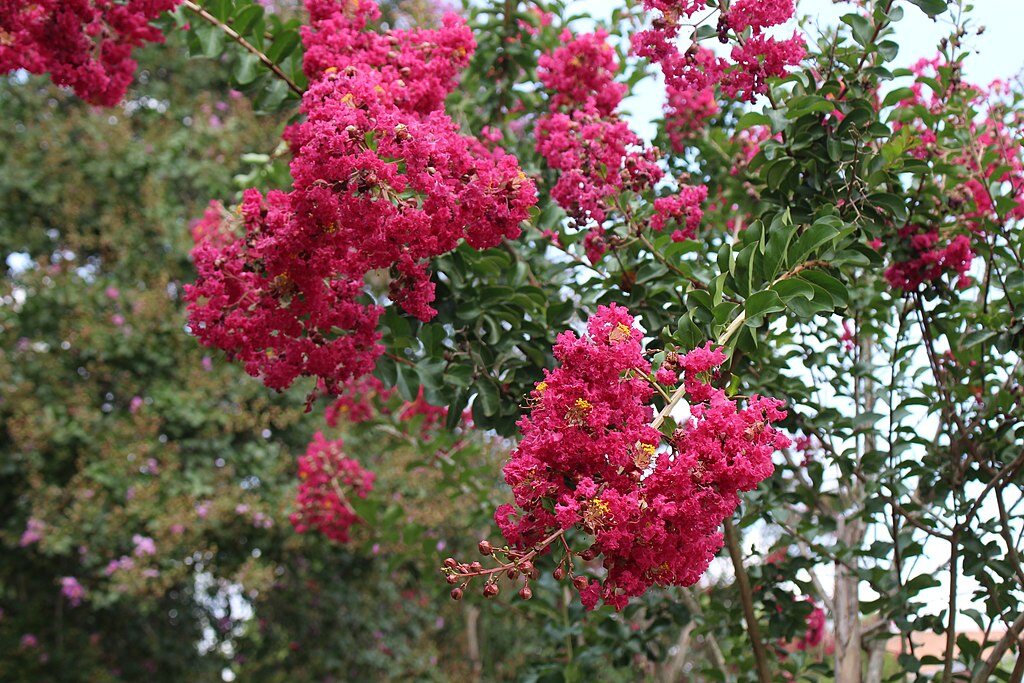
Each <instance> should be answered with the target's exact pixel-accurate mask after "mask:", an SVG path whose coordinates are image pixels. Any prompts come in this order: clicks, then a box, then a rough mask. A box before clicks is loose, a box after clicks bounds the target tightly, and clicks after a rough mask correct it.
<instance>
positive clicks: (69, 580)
mask: <svg viewBox="0 0 1024 683" xmlns="http://www.w3.org/2000/svg"><path fill="white" fill-rule="evenodd" d="M60 594H61V595H63V596H64V597H65V598H67V601H68V604H69V605H71V606H72V607H78V606H79V605H80V604H82V598H84V597H85V588H83V587H82V584H80V583H79V582H78V579H76V578H75V577H73V576H64V577H62V578H61V580H60Z"/></svg>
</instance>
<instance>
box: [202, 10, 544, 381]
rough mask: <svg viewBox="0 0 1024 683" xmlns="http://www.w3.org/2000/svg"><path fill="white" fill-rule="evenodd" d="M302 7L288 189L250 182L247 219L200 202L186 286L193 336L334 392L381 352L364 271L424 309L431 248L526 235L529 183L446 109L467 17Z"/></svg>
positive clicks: (272, 372) (278, 374) (406, 304)
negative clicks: (303, 77) (398, 18)
mask: <svg viewBox="0 0 1024 683" xmlns="http://www.w3.org/2000/svg"><path fill="white" fill-rule="evenodd" d="M306 6H307V9H308V10H309V13H310V24H309V25H308V26H306V27H305V28H304V29H303V34H302V35H303V42H304V46H305V50H306V51H305V57H304V59H305V61H304V66H305V70H306V73H307V75H308V76H309V78H310V85H309V88H308V90H307V91H306V92H305V94H304V95H303V98H302V105H301V111H302V113H303V114H304V115H305V116H304V119H303V120H302V121H301V122H299V123H297V124H295V125H292V126H290V127H289V128H288V129H287V130H286V131H285V134H284V138H285V140H286V141H287V142H288V144H289V147H290V149H291V152H292V155H293V158H292V162H291V175H292V180H293V183H292V189H291V190H290V191H288V192H281V191H272V192H269V193H267V194H266V195H264V194H262V193H260V192H259V191H257V190H255V189H250V190H247V191H246V192H245V194H244V198H243V202H242V205H241V207H240V208H239V212H238V213H239V215H238V216H232V215H230V214H228V213H227V212H225V211H223V210H222V208H221V207H218V206H212V207H211V208H210V209H209V210H208V211H207V212H206V214H205V215H204V217H203V219H202V220H201V221H199V223H197V225H196V226H195V227H194V229H193V235H194V237H195V239H196V246H195V249H194V250H193V258H194V260H195V263H196V269H197V271H198V279H197V280H196V283H195V284H194V285H192V286H189V287H187V288H186V299H187V300H188V302H189V315H190V318H189V324H190V329H191V330H192V332H193V333H194V334H195V335H196V337H197V338H198V339H199V340H200V341H201V342H202V343H204V344H206V345H209V346H214V347H218V348H221V349H223V350H224V351H226V352H227V353H228V355H229V356H231V357H232V358H235V359H238V360H239V361H241V362H242V363H244V365H245V367H246V370H247V371H248V372H250V373H251V374H253V375H255V376H259V377H261V378H262V379H263V381H264V383H265V384H266V385H267V386H269V387H271V388H274V389H284V388H286V387H288V386H290V385H291V384H292V382H293V381H294V380H295V379H296V378H297V377H300V376H311V377H315V378H317V379H318V381H319V383H318V389H317V391H322V392H324V393H329V394H338V393H340V392H341V391H342V390H343V387H344V386H345V384H346V383H348V382H351V381H354V380H357V379H359V378H361V377H363V376H365V375H367V374H369V373H370V372H371V371H372V370H373V368H374V366H375V364H376V360H377V358H378V357H379V356H380V354H381V353H382V352H383V347H382V346H381V345H380V344H379V338H380V335H379V334H378V332H377V323H378V320H379V318H380V315H381V313H382V307H381V306H380V305H378V304H377V303H374V302H372V301H371V300H370V299H369V297H367V296H366V292H365V289H366V285H365V284H364V279H365V278H366V276H367V275H368V274H369V273H371V272H382V273H386V274H387V279H388V280H389V286H388V292H387V294H388V296H389V298H390V299H391V301H393V302H394V303H395V304H397V305H398V306H400V307H401V308H402V309H404V310H405V311H406V312H407V313H409V314H410V315H412V316H415V317H417V318H419V319H420V320H423V321H427V320H430V319H431V318H432V317H433V316H434V315H435V314H436V310H435V309H434V308H433V307H432V306H431V302H432V301H433V300H434V288H435V285H434V282H433V281H432V280H431V273H430V269H429V262H430V259H432V258H434V257H436V256H439V255H441V254H444V253H447V252H449V251H451V250H452V249H454V248H455V247H456V246H458V244H459V243H460V242H463V241H464V242H466V243H467V244H469V245H470V246H471V247H473V248H476V249H486V248H489V247H494V246H497V245H498V244H500V243H501V241H502V240H504V239H512V238H515V237H517V236H518V235H519V233H520V228H519V224H520V223H521V222H522V221H523V220H525V219H526V218H527V216H528V210H529V208H530V207H531V206H533V204H534V203H535V202H536V192H535V189H534V185H533V182H532V181H531V180H530V179H528V178H527V177H526V175H525V174H524V173H523V172H522V170H521V169H520V168H519V163H518V161H517V160H516V158H515V157H513V156H511V155H508V154H505V153H504V152H502V151H501V150H500V149H497V148H494V147H492V148H488V147H486V146H485V145H484V144H483V143H481V142H480V141H479V140H477V139H476V138H473V137H471V136H467V135H464V134H462V132H461V131H460V130H459V127H458V126H457V125H456V124H455V122H454V121H452V119H451V118H450V117H449V116H448V115H447V114H446V113H445V112H444V111H443V108H442V107H443V102H444V97H445V95H447V94H448V92H450V90H451V89H452V88H454V86H455V77H456V76H457V74H458V73H459V72H460V71H461V70H462V69H463V68H465V66H466V64H467V63H468V59H469V56H470V55H471V54H472V52H473V50H474V49H475V42H474V40H473V36H472V32H471V31H470V30H469V28H468V27H467V26H466V24H465V22H464V21H463V20H462V19H460V18H458V17H455V16H454V15H449V16H447V17H445V19H444V20H443V23H442V26H441V27H440V28H438V29H431V30H424V29H413V30H408V31H404V30H391V31H387V32H384V33H380V32H376V31H373V30H370V29H368V25H369V24H371V23H373V22H374V20H375V19H377V18H378V17H379V9H378V8H377V6H376V4H375V3H373V2H367V1H365V0H356V1H354V2H350V3H337V2H328V1H326V0H309V1H308V2H307V3H306ZM315 393H316V392H314V394H315Z"/></svg>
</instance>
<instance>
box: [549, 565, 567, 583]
mask: <svg viewBox="0 0 1024 683" xmlns="http://www.w3.org/2000/svg"><path fill="white" fill-rule="evenodd" d="M551 575H552V576H554V577H555V581H561V580H562V579H564V578H565V567H563V566H562V565H558V566H557V567H555V571H554V572H553V573H552V574H551Z"/></svg>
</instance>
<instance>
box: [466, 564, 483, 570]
mask: <svg viewBox="0 0 1024 683" xmlns="http://www.w3.org/2000/svg"><path fill="white" fill-rule="evenodd" d="M483 568H484V566H483V565H482V564H480V563H479V562H470V563H469V571H471V572H478V571H481V570H483Z"/></svg>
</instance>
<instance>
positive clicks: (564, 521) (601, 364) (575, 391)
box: [495, 305, 788, 609]
mask: <svg viewBox="0 0 1024 683" xmlns="http://www.w3.org/2000/svg"><path fill="white" fill-rule="evenodd" d="M642 336H643V335H642V333H641V332H640V330H638V329H637V328H636V327H635V326H634V323H633V318H632V316H631V315H630V314H629V312H628V311H627V310H626V309H624V308H622V307H619V306H615V305H612V306H610V307H604V306H602V307H600V308H599V309H598V311H597V313H596V314H595V315H594V316H593V317H592V318H591V319H590V321H589V323H588V326H587V334H586V335H584V336H582V337H577V336H576V335H575V334H574V333H572V332H565V333H563V334H561V335H559V337H558V342H557V344H556V345H555V349H554V354H555V357H556V358H557V359H558V361H559V362H560V366H559V367H558V368H556V369H555V370H553V371H550V372H548V373H547V374H546V376H545V378H544V381H542V382H540V383H538V385H537V387H536V389H535V390H534V392H533V394H532V397H531V399H532V404H533V406H532V410H531V411H530V414H529V415H528V416H525V417H524V418H523V419H522V420H520V422H519V426H520V429H521V431H522V439H521V441H520V443H519V446H518V447H517V448H516V449H515V450H514V451H513V452H512V455H511V458H510V460H509V462H508V463H507V464H506V466H505V469H504V473H505V480H506V482H507V483H508V484H509V485H510V486H511V487H512V492H513V495H514V497H515V506H513V505H503V506H501V507H500V508H499V509H498V510H497V511H496V513H495V519H496V521H497V523H498V525H499V526H500V528H501V531H502V533H503V534H504V536H505V538H506V539H507V540H508V541H509V543H510V544H512V545H513V546H515V547H518V548H526V547H529V546H531V545H536V544H538V542H540V541H541V540H542V539H544V538H547V537H549V535H550V534H551V533H552V532H554V531H557V530H559V529H569V528H573V527H575V528H577V529H580V530H582V531H583V532H585V533H586V534H588V535H589V536H591V537H592V538H593V541H592V545H591V547H590V548H589V549H588V550H587V551H586V552H585V555H584V556H587V555H588V554H589V556H593V557H600V558H601V559H602V563H603V566H604V568H605V570H606V574H605V576H604V579H603V581H598V580H591V581H586V580H583V581H579V582H578V583H577V582H574V585H576V587H577V589H578V590H579V591H580V595H581V599H582V601H583V604H584V605H585V606H586V607H587V608H593V607H594V606H595V605H596V604H597V602H598V601H599V600H603V601H604V602H605V603H606V604H610V605H613V606H615V607H616V608H617V609H621V608H622V607H624V606H625V605H626V604H627V602H628V600H629V598H631V597H634V596H638V595H641V594H643V593H644V592H645V591H646V590H647V589H648V588H650V587H651V586H653V585H691V584H693V583H694V582H696V581H697V580H698V579H699V578H700V576H701V575H702V574H703V573H704V571H705V570H706V569H707V567H708V565H709V563H710V562H711V559H712V558H713V557H714V555H715V553H716V552H717V551H718V550H719V548H720V547H721V545H722V536H721V534H720V533H719V530H718V529H719V527H720V525H721V523H722V521H723V520H724V519H725V518H726V517H728V516H730V515H732V514H733V512H734V510H735V509H736V506H737V505H738V504H739V496H738V493H739V492H740V491H745V490H750V489H752V488H754V487H755V486H756V485H757V483H758V482H760V481H761V480H763V479H765V478H766V477H768V476H769V475H771V473H772V471H773V465H772V461H771V456H772V454H773V452H774V451H775V450H776V449H777V448H781V447H783V446H785V445H786V444H787V443H788V440H787V439H786V438H785V437H784V436H783V435H781V434H780V433H778V432H777V431H776V430H775V429H774V428H773V427H772V426H771V425H772V422H774V421H776V420H779V419H781V418H783V417H784V416H785V413H784V412H783V411H782V410H781V403H780V402H779V401H777V400H774V399H771V398H762V397H757V396H754V397H752V398H751V399H750V400H749V402H748V405H747V406H746V407H743V408H741V407H739V406H738V405H737V403H736V402H735V401H733V400H731V399H729V398H728V397H727V396H726V394H725V392H723V391H722V390H720V389H716V388H714V387H712V386H711V384H710V382H711V380H712V379H713V377H714V375H715V373H716V370H717V368H718V366H719V365H721V363H723V362H724V360H725V355H724V354H723V353H722V352H721V351H720V350H715V349H712V348H711V346H710V344H709V345H708V346H706V347H704V348H700V349H696V350H694V351H692V352H690V353H689V354H687V355H686V356H684V357H683V358H680V359H678V363H679V366H680V367H681V368H682V369H683V370H684V371H685V384H684V387H685V389H686V391H687V393H688V395H689V397H688V398H689V401H690V406H691V407H690V410H691V417H690V419H689V420H688V421H686V422H684V423H683V424H680V425H679V427H678V429H677V430H676V431H675V433H674V434H673V435H672V437H671V439H670V440H669V441H670V445H671V448H670V449H668V448H664V447H663V446H662V435H661V433H660V432H659V431H658V430H657V429H655V428H654V427H652V426H651V424H650V423H651V421H652V418H653V409H652V407H651V405H650V403H649V401H650V399H651V398H652V396H653V394H654V389H653V388H652V387H651V385H650V384H649V383H648V381H647V380H646V379H645V376H646V375H647V374H649V373H650V370H651V366H650V363H649V362H648V361H647V359H646V358H645V357H644V352H643V348H642ZM663 374H664V373H663ZM664 379H666V380H669V381H671V380H672V379H673V378H672V377H668V376H665V377H664Z"/></svg>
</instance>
